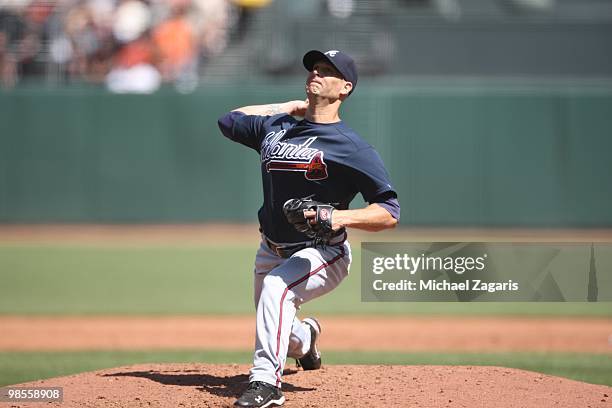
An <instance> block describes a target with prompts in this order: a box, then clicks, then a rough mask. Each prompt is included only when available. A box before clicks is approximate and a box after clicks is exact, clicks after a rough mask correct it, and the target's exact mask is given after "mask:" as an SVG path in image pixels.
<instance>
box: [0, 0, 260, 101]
mask: <svg viewBox="0 0 612 408" xmlns="http://www.w3.org/2000/svg"><path fill="white" fill-rule="evenodd" d="M267 3H269V0H268V1H266V0H242V1H240V0H232V1H230V0H0V87H5V88H10V87H12V86H14V85H15V84H17V83H18V82H19V81H24V80H27V79H28V78H33V77H36V78H45V77H53V81H54V82H58V79H59V81H60V82H63V83H66V82H82V81H86V82H95V83H106V85H107V86H108V88H109V89H110V90H112V91H114V92H145V93H146V92H153V91H155V90H156V89H157V88H158V87H159V86H160V85H161V83H164V82H171V83H174V84H176V85H177V87H178V88H179V89H185V90H189V89H191V88H193V87H195V85H197V78H198V74H199V72H200V70H202V69H203V67H205V65H206V63H207V61H208V60H210V58H213V57H215V56H216V55H219V54H220V53H221V52H223V50H224V49H225V48H226V47H227V45H228V43H229V42H230V41H231V40H232V37H235V36H239V35H240V34H241V33H243V32H244V29H243V27H242V25H244V24H245V23H246V20H247V18H245V17H247V16H248V15H249V13H250V10H251V9H252V8H255V7H262V6H265V5H267Z"/></svg>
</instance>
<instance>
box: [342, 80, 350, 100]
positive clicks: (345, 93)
mask: <svg viewBox="0 0 612 408" xmlns="http://www.w3.org/2000/svg"><path fill="white" fill-rule="evenodd" d="M351 90H353V83H352V82H348V81H344V85H343V86H342V90H340V95H343V96H344V97H345V98H346V97H347V96H348V94H349V93H350V92H351Z"/></svg>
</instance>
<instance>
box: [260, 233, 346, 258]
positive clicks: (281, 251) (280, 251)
mask: <svg viewBox="0 0 612 408" xmlns="http://www.w3.org/2000/svg"><path fill="white" fill-rule="evenodd" d="M343 234H344V239H343V240H341V241H340V242H338V243H335V244H333V245H339V244H341V243H343V242H344V240H345V239H346V230H345V229H341V230H340V231H338V233H337V234H336V235H334V236H333V237H332V239H333V238H336V237H339V236H340V235H343ZM262 237H263V239H264V242H265V243H266V245H267V246H268V248H270V249H271V250H272V252H274V253H275V254H276V255H278V256H280V257H281V258H289V257H290V256H291V255H293V254H295V253H296V252H297V251H301V250H302V249H305V248H313V247H315V246H316V245H330V244H329V242H317V241H305V242H297V243H295V244H284V245H280V244H277V243H276V242H273V241H270V240H269V239H268V237H266V236H265V235H263V234H262Z"/></svg>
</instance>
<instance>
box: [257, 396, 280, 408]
mask: <svg viewBox="0 0 612 408" xmlns="http://www.w3.org/2000/svg"><path fill="white" fill-rule="evenodd" d="M284 403H285V396H284V395H283V396H282V397H280V398H279V399H277V400H272V401H270V402H268V403H267V404H266V405H262V406H261V408H266V407H271V406H272V404H274V405H276V406H277V407H280V406H281V405H283V404H284Z"/></svg>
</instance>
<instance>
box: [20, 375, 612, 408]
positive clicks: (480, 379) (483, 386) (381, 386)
mask: <svg viewBox="0 0 612 408" xmlns="http://www.w3.org/2000/svg"><path fill="white" fill-rule="evenodd" d="M248 369H249V367H248V366H245V365H205V364H142V365H134V366H128V367H120V368H113V369H108V370H102V371H95V372H90V373H85V374H79V375H73V376H68V377H61V378H55V379H49V380H42V381H36V382H32V383H28V384H27V386H62V387H64V402H63V404H60V403H53V404H49V403H47V404H44V406H45V407H51V406H53V407H147V408H149V407H229V406H231V405H232V404H233V402H234V400H235V398H236V397H237V396H238V395H239V394H240V393H241V392H242V391H243V389H244V388H245V386H246V384H247V382H248V376H247V372H248ZM284 379H285V383H284V385H283V391H284V392H285V396H286V398H287V402H286V404H285V405H286V406H287V407H343V408H344V407H421V408H427V407H432V408H434V407H435V408H439V407H470V408H473V407H487V408H489V407H521V408H528V407H538V408H542V407H555V408H560V407H568V408H575V407H593V408H595V407H609V406H610V405H611V404H612V399H611V398H610V395H611V394H612V387H606V386H602V385H592V384H586V383H581V382H578V381H572V380H567V379H564V378H559V377H552V376H548V375H543V374H538V373H533V372H528V371H522V370H516V369H510V368H502V367H467V366H456V367H447V366H327V367H324V368H323V369H321V370H319V371H314V372H313V371H306V372H304V371H296V370H287V371H286V372H285V377H284ZM10 406H11V407H27V406H30V407H40V406H41V405H40V404H38V403H30V404H14V403H13V404H10Z"/></svg>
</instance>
